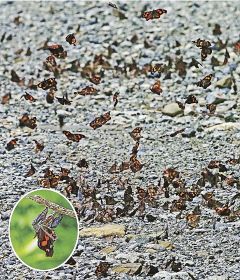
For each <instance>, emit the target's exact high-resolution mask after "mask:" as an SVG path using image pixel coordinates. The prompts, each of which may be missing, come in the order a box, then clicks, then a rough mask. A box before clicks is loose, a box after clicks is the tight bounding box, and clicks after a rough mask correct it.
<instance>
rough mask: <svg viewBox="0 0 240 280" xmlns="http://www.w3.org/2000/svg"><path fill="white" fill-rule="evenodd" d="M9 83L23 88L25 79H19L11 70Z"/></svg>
mask: <svg viewBox="0 0 240 280" xmlns="http://www.w3.org/2000/svg"><path fill="white" fill-rule="evenodd" d="M11 81H12V82H15V83H17V84H18V85H19V86H24V82H25V78H23V79H21V78H20V77H19V76H18V74H17V73H16V72H15V71H14V70H11Z"/></svg>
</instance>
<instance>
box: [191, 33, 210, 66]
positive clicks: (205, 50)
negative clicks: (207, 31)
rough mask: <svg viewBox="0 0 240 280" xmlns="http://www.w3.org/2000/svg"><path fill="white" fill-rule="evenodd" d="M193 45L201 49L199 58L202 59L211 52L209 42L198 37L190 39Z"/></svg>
mask: <svg viewBox="0 0 240 280" xmlns="http://www.w3.org/2000/svg"><path fill="white" fill-rule="evenodd" d="M192 42H193V43H194V44H195V46H197V47H198V48H200V49H201V59H202V61H204V60H205V59H206V58H207V56H208V55H210V54H211V53H212V49H211V48H210V47H211V43H210V42H209V41H206V40H201V39H200V38H198V39H197V41H192Z"/></svg>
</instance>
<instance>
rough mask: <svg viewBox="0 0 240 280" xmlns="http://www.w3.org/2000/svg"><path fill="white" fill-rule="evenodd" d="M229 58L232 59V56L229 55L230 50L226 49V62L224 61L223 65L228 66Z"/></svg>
mask: <svg viewBox="0 0 240 280" xmlns="http://www.w3.org/2000/svg"><path fill="white" fill-rule="evenodd" d="M229 58H230V54H229V52H228V50H227V49H226V51H225V55H224V61H223V64H222V65H226V64H227V63H228V59H229Z"/></svg>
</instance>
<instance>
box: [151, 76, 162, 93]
mask: <svg viewBox="0 0 240 280" xmlns="http://www.w3.org/2000/svg"><path fill="white" fill-rule="evenodd" d="M150 90H151V91H152V92H153V93H156V94H158V95H160V93H162V89H161V83H160V81H159V80H157V81H156V82H155V83H154V84H153V85H152V87H151V88H150Z"/></svg>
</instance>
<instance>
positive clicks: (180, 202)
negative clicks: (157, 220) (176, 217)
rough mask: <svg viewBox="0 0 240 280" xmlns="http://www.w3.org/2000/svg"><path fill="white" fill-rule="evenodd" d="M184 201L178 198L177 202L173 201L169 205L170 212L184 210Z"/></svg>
mask: <svg viewBox="0 0 240 280" xmlns="http://www.w3.org/2000/svg"><path fill="white" fill-rule="evenodd" d="M186 207H187V206H186V201H185V199H182V198H179V199H178V200H176V199H175V200H173V202H172V205H171V209H170V211H171V212H175V211H181V210H185V209H186Z"/></svg>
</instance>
